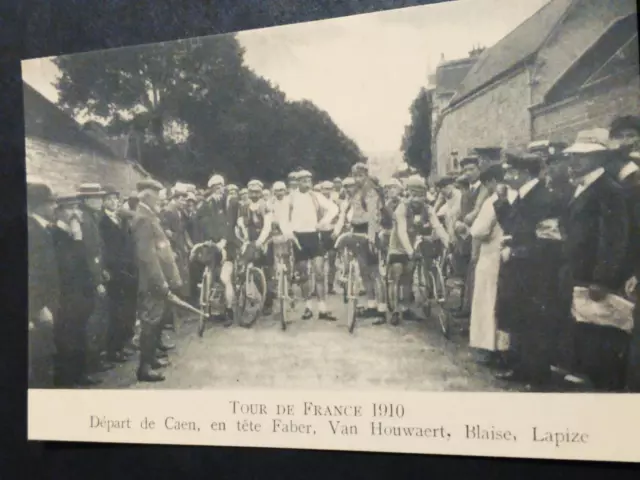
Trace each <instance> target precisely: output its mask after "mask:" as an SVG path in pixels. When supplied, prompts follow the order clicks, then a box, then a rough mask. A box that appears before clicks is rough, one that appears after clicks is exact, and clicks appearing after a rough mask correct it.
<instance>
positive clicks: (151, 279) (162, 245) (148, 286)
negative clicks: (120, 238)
mask: <svg viewBox="0 0 640 480" xmlns="http://www.w3.org/2000/svg"><path fill="white" fill-rule="evenodd" d="M131 231H132V233H133V238H134V242H135V249H136V258H137V264H138V291H139V292H140V293H142V294H144V295H159V296H163V295H166V294H167V292H168V291H169V288H171V289H173V290H176V289H178V288H180V287H181V285H182V280H181V278H180V274H179V271H178V267H177V265H176V261H175V257H174V254H173V250H171V244H170V243H169V239H168V238H167V236H166V234H165V233H164V230H163V228H162V225H161V224H160V219H159V218H158V215H156V214H155V213H154V212H153V211H152V210H151V209H150V208H149V207H148V206H147V205H145V204H144V203H142V202H140V204H139V205H138V207H137V208H136V213H135V216H134V218H133V220H132V223H131Z"/></svg>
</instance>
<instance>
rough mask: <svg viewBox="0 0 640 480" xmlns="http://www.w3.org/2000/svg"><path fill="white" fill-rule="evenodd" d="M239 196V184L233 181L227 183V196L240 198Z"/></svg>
mask: <svg viewBox="0 0 640 480" xmlns="http://www.w3.org/2000/svg"><path fill="white" fill-rule="evenodd" d="M238 196H239V191H238V186H237V185H234V184H233V183H230V184H229V185H227V198H238Z"/></svg>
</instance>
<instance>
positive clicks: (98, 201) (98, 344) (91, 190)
mask: <svg viewBox="0 0 640 480" xmlns="http://www.w3.org/2000/svg"><path fill="white" fill-rule="evenodd" d="M105 193H106V192H105V191H104V190H103V188H102V186H101V185H100V184H97V183H85V184H82V185H80V186H79V187H78V189H77V191H76V195H77V196H78V198H79V199H80V201H81V203H80V206H79V211H80V212H81V216H80V225H81V228H82V238H83V241H84V245H85V251H86V253H87V261H88V264H89V272H90V273H91V279H90V282H91V286H92V288H93V290H94V292H95V301H94V309H93V312H92V314H91V316H90V317H89V324H88V325H87V337H88V338H87V366H88V368H89V371H91V372H100V371H106V370H108V369H110V368H112V367H113V364H110V363H109V362H108V361H106V359H105V358H104V357H103V353H105V352H106V340H107V328H108V306H107V290H106V286H105V284H106V282H107V281H108V280H109V277H108V273H107V270H106V266H105V263H104V241H103V240H102V234H101V232H100V220H101V218H102V205H103V200H104V195H105Z"/></svg>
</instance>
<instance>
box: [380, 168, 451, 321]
mask: <svg viewBox="0 0 640 480" xmlns="http://www.w3.org/2000/svg"><path fill="white" fill-rule="evenodd" d="M406 183H407V192H408V199H407V200H405V201H403V202H401V203H400V204H399V205H398V207H397V208H396V210H395V212H394V214H393V229H392V231H391V238H390V241H389V256H388V261H387V263H388V265H389V271H388V273H389V284H390V285H391V289H390V291H391V292H395V291H396V290H395V288H394V287H395V285H400V289H399V290H400V298H397V299H395V300H396V301H397V302H398V303H399V306H400V311H401V312H402V318H403V319H404V320H409V319H413V318H414V315H413V312H412V311H411V310H410V309H409V306H410V304H411V296H410V292H411V291H412V280H413V271H414V262H415V257H416V256H422V258H423V259H434V258H435V257H436V255H437V250H436V246H435V242H436V241H437V240H440V241H441V242H442V243H444V244H445V245H447V244H448V243H449V237H448V235H447V233H446V232H445V230H444V227H443V226H442V224H441V223H440V221H439V220H438V218H437V217H436V214H435V211H434V209H433V208H432V207H431V206H430V205H429V204H428V202H427V199H426V190H427V187H426V185H425V182H424V180H423V179H422V178H420V177H419V176H412V177H409V178H408V179H407V182H406ZM418 236H421V237H422V238H423V242H422V244H421V250H420V251H419V252H416V251H415V247H416V246H417V245H416V240H417V237H418ZM399 321H400V318H399V316H398V312H393V315H392V318H391V323H392V324H393V325H397V324H398V323H399Z"/></svg>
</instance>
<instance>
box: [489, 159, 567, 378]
mask: <svg viewBox="0 0 640 480" xmlns="http://www.w3.org/2000/svg"><path fill="white" fill-rule="evenodd" d="M542 167H543V163H542V159H541V158H540V157H539V156H537V155H533V154H529V153H525V154H515V155H513V156H509V157H508V159H507V171H506V172H505V183H507V184H508V185H509V186H511V188H513V189H514V190H516V191H517V192H518V195H517V197H516V198H515V200H513V202H511V201H510V199H509V198H508V190H507V189H506V187H504V186H502V188H498V190H497V192H496V193H497V196H498V198H497V200H495V201H494V203H493V206H494V210H495V213H496V218H497V221H498V223H499V224H500V227H501V228H502V230H503V231H504V233H505V236H506V238H505V243H504V245H505V248H504V250H503V252H502V262H503V263H502V265H501V268H500V279H499V282H498V302H497V306H496V314H497V316H498V324H499V326H500V328H501V329H502V330H505V331H507V332H508V333H509V338H510V342H511V345H510V352H509V353H510V355H509V356H510V358H509V366H510V369H509V370H508V371H507V372H501V373H500V374H499V375H498V376H501V377H503V378H510V379H517V380H520V381H524V382H526V383H527V384H531V383H533V382H535V383H540V384H544V383H545V382H546V381H547V380H548V377H549V375H550V368H551V363H552V357H553V347H554V345H553V342H552V340H553V339H552V338H551V335H552V334H553V331H554V330H553V324H555V323H556V322H557V318H556V316H555V315H550V314H549V311H548V308H547V307H548V306H550V305H553V304H554V302H556V301H557V295H558V293H557V282H556V281H552V279H557V278H558V277H559V274H560V272H559V268H560V266H559V265H558V262H557V259H555V258H553V256H550V255H549V253H548V252H549V246H550V243H549V242H551V240H547V239H545V238H544V237H542V236H541V235H540V234H539V232H540V228H541V225H542V223H543V222H553V221H555V223H556V224H557V223H558V215H559V213H560V212H558V211H557V206H556V205H554V202H553V197H552V195H551V194H550V192H549V191H548V189H547V187H546V185H545V184H544V182H542V181H541V180H540V172H541V171H542Z"/></svg>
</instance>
